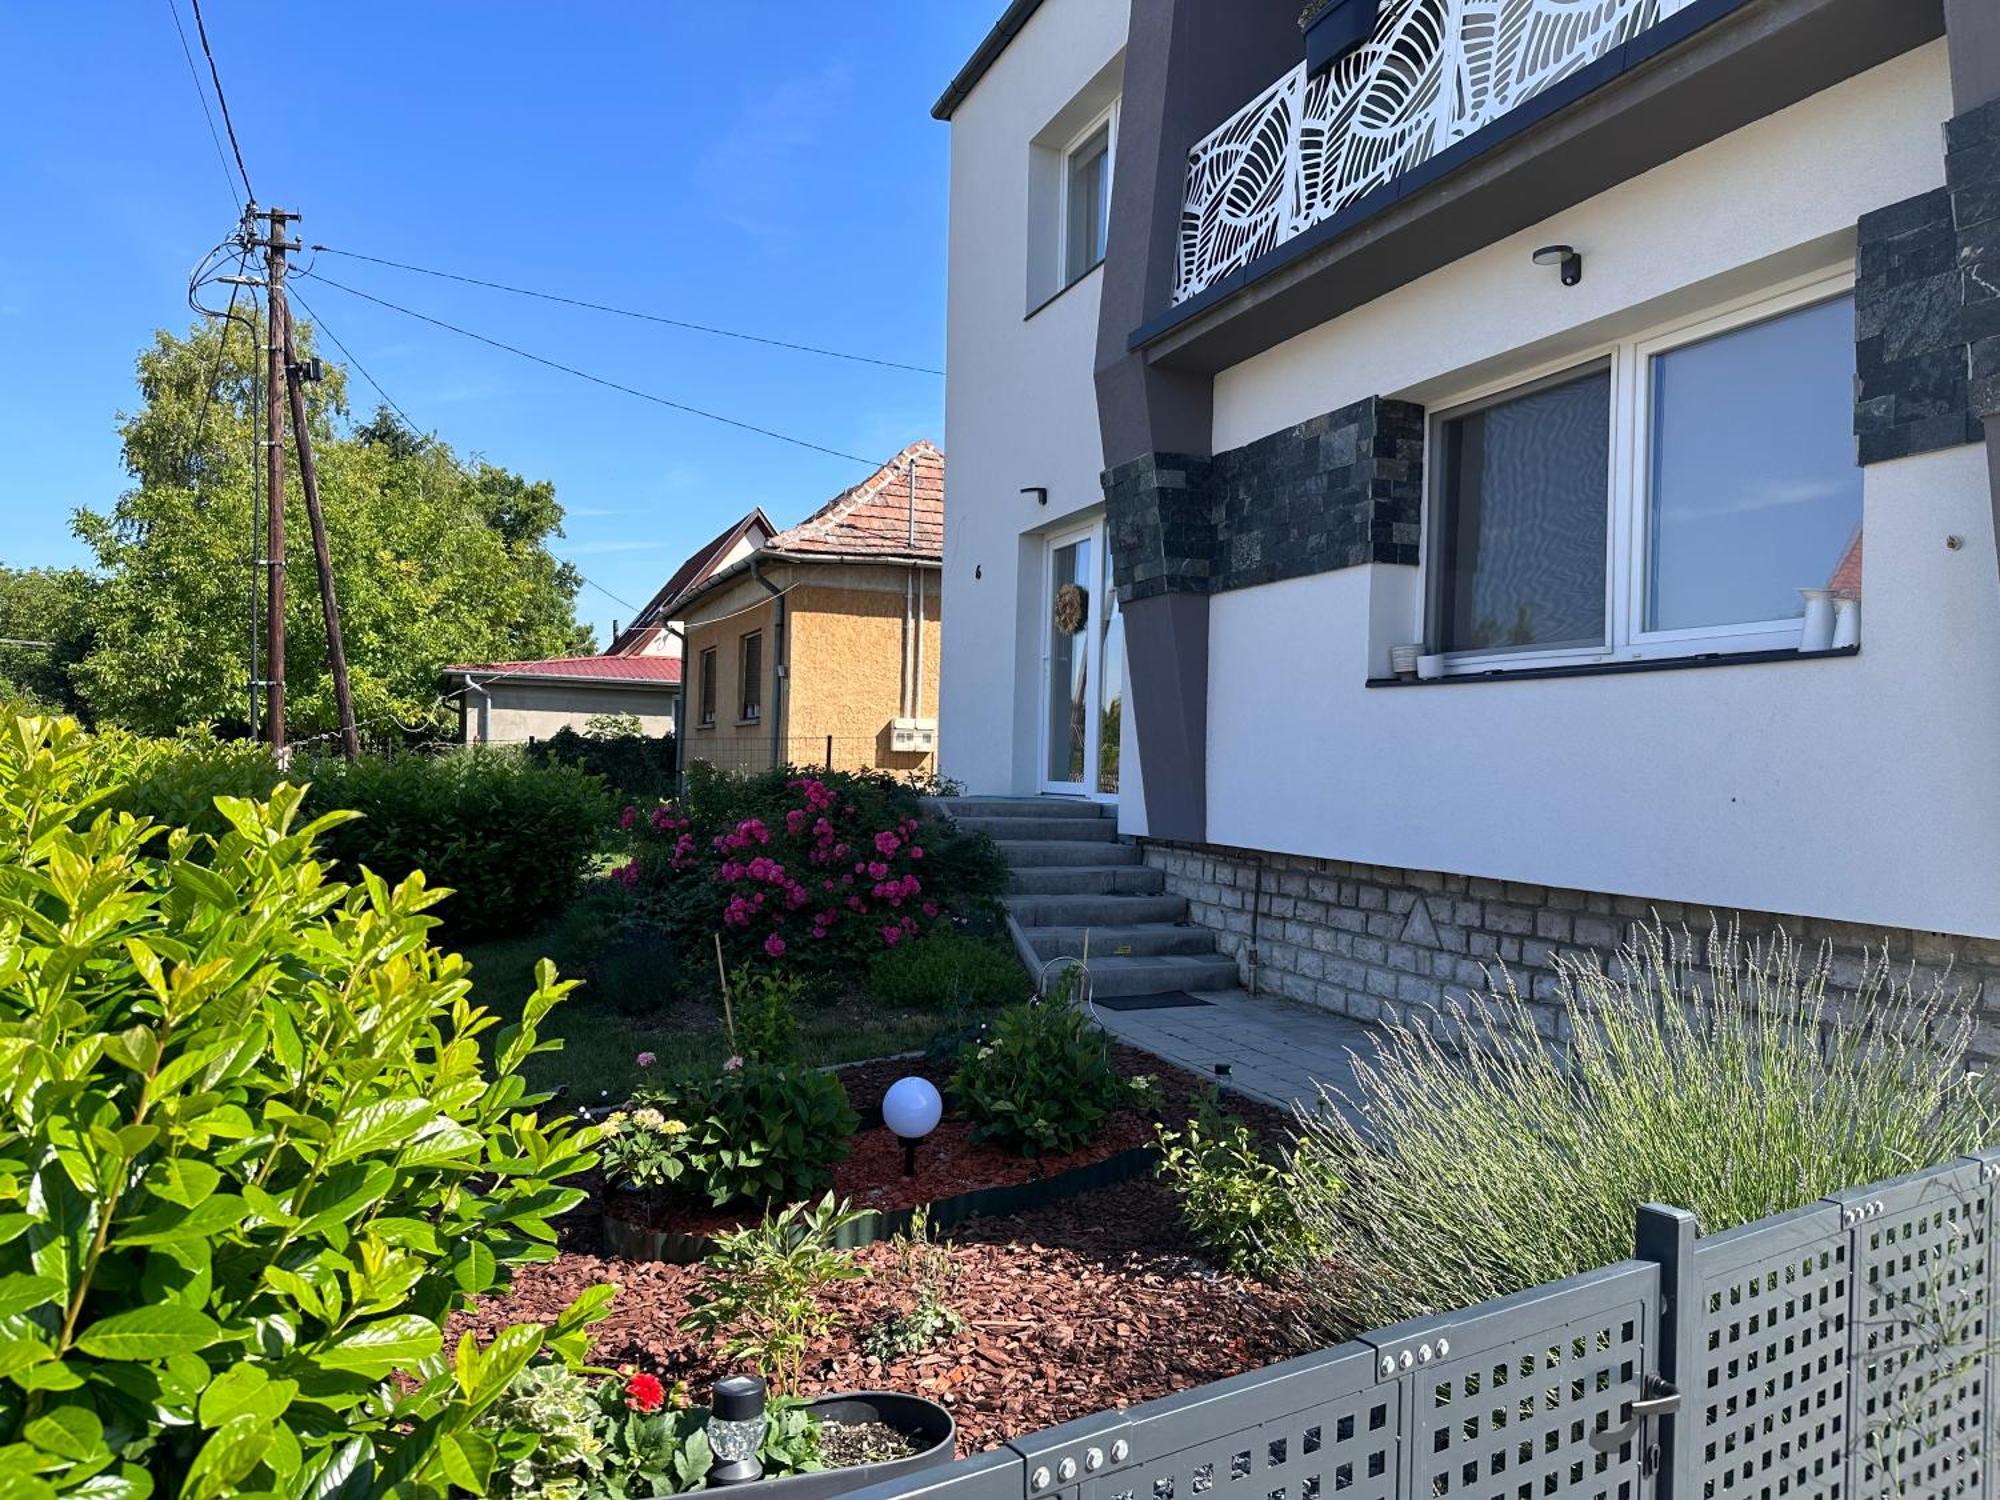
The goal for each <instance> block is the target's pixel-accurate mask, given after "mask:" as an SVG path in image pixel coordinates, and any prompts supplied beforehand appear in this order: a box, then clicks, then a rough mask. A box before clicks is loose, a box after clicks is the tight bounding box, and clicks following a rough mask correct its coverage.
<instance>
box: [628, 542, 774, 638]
mask: <svg viewBox="0 0 2000 1500" xmlns="http://www.w3.org/2000/svg"><path fill="white" fill-rule="evenodd" d="M758 529H761V530H762V531H763V533H764V535H765V536H769V535H771V533H772V532H774V531H776V530H777V529H778V528H777V527H775V526H773V525H772V524H771V518H770V517H769V516H767V515H765V514H764V512H763V510H762V509H761V508H755V507H753V508H752V510H751V512H750V514H749V515H747V516H745V517H743V519H742V520H740V521H737V522H735V523H733V524H732V525H730V526H728V527H726V528H725V529H724V530H723V532H722V534H721V535H720V536H718V537H716V538H714V539H713V540H712V541H710V542H709V543H708V544H707V545H706V546H703V547H699V548H697V549H696V550H695V551H694V553H693V554H692V555H690V556H689V558H688V560H687V561H686V562H684V563H682V564H681V565H680V567H679V568H677V569H675V570H674V576H673V577H671V578H669V579H668V580H667V581H666V582H665V583H664V584H662V585H661V586H660V590H659V592H658V593H656V594H654V595H653V597H652V598H651V599H649V600H647V601H646V607H645V608H644V609H642V610H640V611H639V614H638V616H637V618H635V619H634V620H633V621H632V623H631V624H630V625H627V626H626V627H625V628H624V629H623V630H621V631H620V632H619V633H618V639H617V640H615V641H613V642H612V643H611V644H610V646H608V647H607V648H606V649H605V653H604V654H605V655H606V656H632V655H636V654H637V653H639V652H641V651H644V650H645V649H646V647H647V646H648V645H649V644H650V643H651V642H652V640H653V638H654V637H655V636H657V635H658V634H659V633H660V627H661V626H663V625H665V624H666V623H667V621H669V620H670V619H672V618H673V616H672V614H671V613H669V611H670V609H671V607H672V606H673V604H674V603H675V601H676V600H678V599H679V598H680V597H681V595H683V594H685V593H687V592H688V591H689V590H690V589H692V588H694V587H695V586H696V585H697V584H699V583H701V582H702V581H703V580H704V579H706V578H707V577H708V575H709V574H710V573H713V572H714V571H715V570H716V568H717V567H718V566H719V565H720V564H721V562H722V559H723V558H725V557H727V556H728V555H729V553H730V549H732V548H733V547H735V545H736V544H737V543H738V542H740V541H741V540H742V539H743V538H744V537H745V536H747V535H748V534H749V533H750V532H752V531H753V530H758Z"/></svg>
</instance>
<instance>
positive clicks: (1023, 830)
mask: <svg viewBox="0 0 2000 1500" xmlns="http://www.w3.org/2000/svg"><path fill="white" fill-rule="evenodd" d="M957 822H958V826H959V827H960V828H963V829H966V830H968V831H970V832H973V833H984V834H988V835H990V836H991V837H992V838H994V839H996V840H997V839H1006V840H1008V841H1009V842H1012V841H1015V840H1018V839H1088V840H1092V841H1095V842H1098V843H1106V844H1108V843H1112V842H1114V841H1115V840H1116V839H1117V837H1118V825H1117V824H1116V823H1114V822H1112V821H1111V819H1109V818H1072V817H1054V818H1020V817H1013V816H1008V817H1001V818H960V819H958V820H957Z"/></svg>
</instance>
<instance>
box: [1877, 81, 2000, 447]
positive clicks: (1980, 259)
mask: <svg viewBox="0 0 2000 1500" xmlns="http://www.w3.org/2000/svg"><path fill="white" fill-rule="evenodd" d="M1945 180H1946V185H1945V186H1944V187H1941V188H1937V189H1935V190H1934V191H1932V192H1928V193H1922V194H1919V195H1918V196H1917V197H1915V198H1910V199H1907V200H1905V201H1904V202H1902V203H1894V204H1891V205H1889V206H1888V207H1887V208H1882V209H1877V210H1876V211H1875V212H1874V213H1871V214H1867V215H1864V216H1863V218H1862V220H1861V222H1860V224H1859V225H1858V226H1857V240H1858V247H1857V266H1856V280H1855V289H1854V314H1855V328H1854V336H1855V363H1856V370H1857V372H1858V374H1859V377H1860V380H1859V385H1858V389H1857V391H1856V394H1855V407H1854V430H1855V432H1856V434H1857V435H1858V436H1859V437H1860V440H1861V462H1863V463H1864V464H1873V463H1881V462H1883V461H1885V460H1887V459H1893V458H1907V457H1909V456H1910V455H1911V454H1916V453H1931V452H1935V451H1936V450H1938V449H1940V448H1955V447H1958V446H1960V445H1961V444H1965V443H1976V442H1979V441H1980V440H1981V438H1982V437H1983V435H1984V428H1983V424H1982V422H1981V420H1980V418H1981V414H1982V413H1984V412H1989V411H1993V410H1995V409H1996V408H2000V101H1995V102H1994V103H1990V104H1986V105H1983V106H1981V107H1980V108H1977V109H1973V110H1968V111H1967V112H1966V113H1964V114H1962V115H1960V116H1958V117H1957V118H1956V119H1954V120H1952V121H1950V122H1949V123H1948V124H1947V125H1946V127H1945Z"/></svg>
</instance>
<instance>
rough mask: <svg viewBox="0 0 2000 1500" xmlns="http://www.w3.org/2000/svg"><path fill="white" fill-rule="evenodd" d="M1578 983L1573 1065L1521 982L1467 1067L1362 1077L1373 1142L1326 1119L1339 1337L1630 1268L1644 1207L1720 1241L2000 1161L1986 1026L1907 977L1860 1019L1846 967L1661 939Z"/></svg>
mask: <svg viewBox="0 0 2000 1500" xmlns="http://www.w3.org/2000/svg"><path fill="white" fill-rule="evenodd" d="M1558 975H1559V978H1560V981H1561V987H1562V1003H1563V1007H1564V1011H1565V1013H1566V1016H1567V1018H1568V1023H1569V1029H1570V1032H1571V1040H1570V1043H1569V1046H1568V1049H1567V1054H1566V1055H1565V1054H1564V1053H1563V1052H1559V1051H1558V1050H1557V1049H1556V1048H1555V1047H1554V1046H1552V1045H1551V1044H1550V1043H1548V1042H1547V1041H1545V1040H1544V1038H1543V1037H1542V1035H1541V1034H1540V1032H1538V1031H1537V1030H1536V1028H1535V1024H1534V1017H1533V1015H1532V1014H1531V1013H1530V1012H1529V1010H1528V1008H1527V1007H1526V1006H1525V1005H1524V1004H1523V1003H1522V1002H1521V999H1520V997H1519V996H1518V995H1517V994H1516V993H1515V991H1514V990H1513V988H1512V986H1511V984H1509V983H1507V982H1505V980H1504V978H1503V980H1502V981H1501V982H1500V983H1499V984H1498V985H1497V987H1496V989H1495V991H1494V993H1493V994H1492V995H1490V996H1489V997H1487V998H1486V999H1485V1000H1483V1001H1481V1002H1480V1003H1479V1004H1477V1005H1476V1006H1475V1007H1473V1008H1472V1009H1471V1010H1470V1011H1469V1012H1459V1013H1458V1014H1457V1016H1456V1032H1455V1035H1453V1036H1452V1037H1451V1039H1450V1043H1449V1050H1448V1048H1447V1045H1441V1044H1440V1042H1439V1041H1438V1040H1437V1039H1436V1038H1434V1037H1433V1036H1432V1035H1431V1034H1430V1033H1429V1032H1426V1031H1421V1030H1416V1029H1411V1028H1402V1027H1399V1028H1396V1029H1394V1030H1393V1031H1392V1032H1391V1033H1390V1035H1389V1037H1388V1039H1387V1041H1386V1043H1385V1045H1384V1048H1383V1050H1382V1052H1381V1054H1380V1055H1379V1056H1378V1057H1377V1058H1376V1059H1374V1060H1373V1061H1372V1062H1369V1063H1366V1064H1364V1065H1362V1066H1361V1067H1360V1068H1358V1069H1357V1073H1356V1078H1357V1083H1356V1088H1355V1090H1354V1092H1353V1095H1352V1097H1351V1100H1350V1104H1351V1106H1352V1107H1353V1108H1354V1109H1355V1110H1356V1111H1357V1113H1358V1116H1359V1118H1358V1120H1350V1119H1349V1118H1348V1117H1347V1116H1346V1115H1345V1114H1343V1113H1342V1112H1341V1111H1339V1110H1337V1109H1322V1110H1320V1111H1318V1112H1317V1113H1316V1114H1315V1115H1313V1116H1311V1117H1310V1118H1308V1119H1306V1120H1305V1131H1304V1134H1303V1135H1302V1136H1301V1139H1300V1142H1299V1147H1298V1150H1297V1152H1296V1153H1295V1160H1297V1161H1298V1162H1299V1163H1300V1164H1301V1165H1304V1166H1307V1167H1309V1168H1312V1170H1310V1171H1307V1172H1304V1173H1302V1174H1301V1175H1300V1176H1299V1177H1298V1178H1297V1179H1295V1181H1294V1184H1293V1197H1294V1201H1295V1206H1296V1209H1297V1212H1298V1217H1299V1221H1300V1224H1301V1226H1302V1228H1303V1230H1304V1231H1305V1233H1306V1234H1307V1235H1308V1236H1310V1239H1311V1245H1312V1248H1311V1250H1310V1252H1309V1254H1308V1257H1307V1259H1306V1260H1305V1261H1304V1262H1302V1263H1301V1265H1300V1270H1301V1271H1302V1272H1304V1273H1306V1274H1302V1275H1301V1276H1300V1277H1299V1278H1298V1285H1299V1288H1300V1291H1301V1294H1302V1296H1303V1299H1304V1311H1305V1314H1306V1316H1307V1318H1308V1320H1309V1322H1310V1325H1311V1328H1312V1331H1313V1332H1314V1333H1315V1334H1317V1335H1319V1336H1321V1337H1324V1338H1327V1339H1328V1340H1333V1339H1338V1338H1342V1337H1346V1336H1347V1335H1349V1334H1351V1333H1353V1332H1355V1331H1358V1330H1363V1329H1367V1328H1376V1327H1381V1326H1383V1325H1386V1324H1389V1323H1393V1322H1396V1321H1397V1320H1399V1319H1402V1318H1407V1317H1414V1316H1417V1315H1419V1314H1424V1313H1431V1312H1437V1311H1442V1310H1446V1309H1450V1308H1457V1307H1469V1306H1471V1305H1472V1304H1474V1303H1476V1302H1480V1301H1482V1300H1484V1299H1486V1298H1489V1297H1497V1296H1502V1295H1504V1294H1506V1293H1510V1292H1516V1291H1521V1290H1524V1289H1525V1288H1528V1287H1532V1286H1536V1285H1539V1284H1540V1283H1543V1282H1547V1281H1554V1280H1557V1279H1559V1278H1561V1277H1564V1276H1569V1275H1573V1274H1575V1273H1577V1272H1580V1271H1585V1270H1589V1269H1591V1268H1592V1267H1596V1266H1603V1265H1609V1264H1611V1263H1612V1262H1614V1261H1617V1260H1619V1259H1620V1258H1622V1257H1623V1256H1625V1255H1627V1254H1629V1253H1630V1251H1631V1246H1632V1227H1633V1213H1634V1211H1635V1209H1636V1208H1637V1207H1638V1205H1639V1204H1641V1203H1648V1202H1659V1203H1672V1204H1675V1205H1678V1206H1680V1207H1683V1208H1688V1209H1692V1210H1693V1211H1694V1212H1695V1213H1696V1214H1697V1215H1699V1216H1700V1219H1701V1227H1702V1230H1703V1232H1704V1233H1707V1234H1714V1233H1717V1232H1720V1231H1722V1230H1726V1229H1729V1228H1732V1227H1734V1226H1736V1225H1739V1224H1745V1223H1750V1222H1752V1221H1754V1220H1757V1219H1761V1218H1763V1217H1765V1216H1766V1215H1769V1214H1775V1213H1781V1212H1783V1211H1785V1210H1788V1209H1792V1208H1797V1207H1798V1206H1800V1205H1801V1204H1804V1203H1809V1202H1811V1201H1812V1200H1814V1199H1816V1198H1819V1197H1822V1196H1824V1195H1826V1194H1828V1193H1832V1192H1835V1191H1837V1190H1839V1189H1842V1188H1847V1187H1853V1186H1857V1185H1860V1184H1864V1183H1871V1182H1878V1181H1880V1180H1882V1179H1883V1178H1887V1177H1892V1176H1896V1175H1898V1174H1901V1173H1904V1172H1910V1171H1914V1170H1917V1169H1919V1168H1922V1167H1926V1166H1929V1165H1932V1164H1934V1163H1937V1162H1940V1161H1944V1160H1946V1159H1948V1158H1950V1157H1952V1156H1955V1155H1957V1154H1959V1153H1961V1152H1965V1151H1970V1150H1972V1149H1974V1148H1976V1147H1979V1146H1984V1145H1990V1144H1992V1143H1993V1142H1994V1141H1996V1140H2000V1107H1996V1098H1995V1095H1994V1092H1993V1090H1992V1088H1991V1086H1990V1084H1989V1082H1988V1080H1987V1079H1986V1078H1985V1077H1984V1076H1982V1075H1980V1074H1976V1073H1971V1072H1968V1071H1967V1069H1966V1066H1965V1065H1966V1060H1967V1049H1968V1047H1969V1045H1970V1043H1971V1040H1972V1036H1973V1027H1974V1017H1973V1014H1972V1012H1971V1011H1970V1009H1969V1008H1968V1007H1967V1006H1966V1005H1965V1004H1963V1003H1962V1002H1961V1001H1959V1000H1958V999H1957V998H1955V997H1952V996H1950V995H1948V994H1947V993H1946V992H1945V991H1944V990H1943V988H1942V987H1941V986H1939V987H1933V988H1931V989H1928V990H1918V989H1916V988H1914V987H1913V986H1912V985H1911V983H1910V982H1909V981H1908V980H1907V979H1906V978H1898V977H1897V976H1896V975H1895V974H1894V973H1892V971H1891V970H1890V968H1889V966H1888V962H1887V959H1886V957H1885V958H1884V959H1882V960H1881V961H1879V962H1876V963H1874V964H1872V965H1871V966H1870V967H1869V969H1868V972H1867V973H1866V974H1865V975H1864V976H1863V979H1862V983H1861V985H1860V989H1859V993H1858V994H1857V995H1855V996H1854V997H1853V998H1852V1000H1848V999H1845V998H1843V999H1842V1000H1840V1001H1839V1002H1838V1003H1836V1002H1834V1001H1832V1000H1830V999H1829V997H1828V994H1827V983H1828V977H1829V957H1828V955H1826V954H1824V953H1822V954H1821V955H1820V956H1819V958H1818V960H1817V961H1816V962H1806V961H1804V960H1803V959H1802V957H1801V955H1800V953H1799V952H1798V950H1797V949H1795V948H1794V947H1793V946H1792V945H1791V944H1790V943H1789V942H1787V941H1785V940H1783V939H1782V938H1780V939H1778V940H1777V941H1774V942H1772V943H1770V944H1768V945H1766V946H1765V947H1763V948H1762V950H1761V951H1758V950H1751V951H1748V952H1746V951H1745V950H1744V949H1743V948H1742V947H1741V946H1740V945H1739V944H1738V942H1737V941H1736V940H1735V938H1734V936H1733V934H1732V935H1730V936H1727V937H1725V936H1724V935H1722V934H1720V933H1711V935H1710V937H1709V940H1708V943H1707V944H1706V946H1705V948H1704V947H1701V946H1699V945H1697V944H1696V943H1694V942H1693V941H1692V940H1691V939H1685V937H1684V940H1683V941H1682V942H1680V943H1678V944H1677V943H1675V942H1673V941H1671V940H1670V938H1669V937H1668V935H1667V934H1666V933H1665V932H1664V931H1663V930H1661V929H1659V928H1654V929H1652V930H1650V931H1647V930H1643V929H1642V930H1640V931H1639V932H1638V933H1637V934H1636V935H1635V937H1634V940H1633V942H1632V943H1631V944H1629V945H1628V946H1627V947H1625V948H1624V949H1623V950H1622V951H1621V952H1620V954H1619V955H1618V958H1617V961H1616V964H1615V965H1614V968H1613V971H1612V973H1609V974H1607V973H1606V972H1605V971H1604V969H1603V968H1602V967H1600V966H1599V965H1598V964H1597V963H1596V962H1595V961H1594V960H1593V961H1586V960H1584V959H1582V958H1580V957H1575V956H1564V957H1561V958H1560V959H1559V960H1558ZM1614 976H1616V977H1614ZM1333 1181H1344V1182H1345V1184H1346V1186H1345V1188H1344V1190H1335V1189H1333V1188H1331V1187H1330V1186H1328V1185H1327V1184H1328V1183H1330V1182H1333ZM1326 1263H1330V1264H1331V1266H1332V1271H1331V1273H1329V1272H1328V1270H1327V1269H1326Z"/></svg>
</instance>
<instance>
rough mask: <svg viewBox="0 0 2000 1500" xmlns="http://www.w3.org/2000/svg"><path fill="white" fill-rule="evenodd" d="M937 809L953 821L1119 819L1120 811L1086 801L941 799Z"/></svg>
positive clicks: (1008, 798)
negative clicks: (983, 819)
mask: <svg viewBox="0 0 2000 1500" xmlns="http://www.w3.org/2000/svg"><path fill="white" fill-rule="evenodd" d="M935 805H936V806H937V807H938V809H939V810H940V811H942V812H944V813H945V814H946V815H947V816H949V817H953V818H1085V819H1092V820H1110V821H1115V820H1116V818H1117V809H1116V808H1111V807H1107V806H1105V805H1104V804H1103V803H1102V802H1092V801H1089V800H1088V799H1086V798H1083V797H941V798H938V799H937V800H936V803H935Z"/></svg>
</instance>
